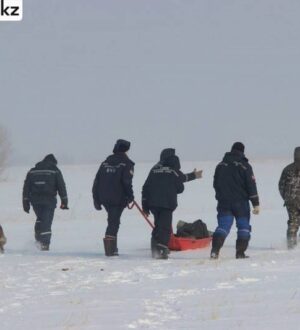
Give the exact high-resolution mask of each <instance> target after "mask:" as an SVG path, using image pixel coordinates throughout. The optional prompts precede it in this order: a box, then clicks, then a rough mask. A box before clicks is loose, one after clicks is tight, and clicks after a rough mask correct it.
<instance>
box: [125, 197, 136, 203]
mask: <svg viewBox="0 0 300 330" xmlns="http://www.w3.org/2000/svg"><path fill="white" fill-rule="evenodd" d="M133 201H134V196H130V197H127V198H126V205H129V204H131V203H132V202H133Z"/></svg>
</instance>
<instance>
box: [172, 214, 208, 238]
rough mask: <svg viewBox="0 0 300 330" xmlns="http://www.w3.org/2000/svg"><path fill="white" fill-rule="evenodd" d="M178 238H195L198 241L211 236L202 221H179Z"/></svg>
mask: <svg viewBox="0 0 300 330" xmlns="http://www.w3.org/2000/svg"><path fill="white" fill-rule="evenodd" d="M176 236H178V237H194V238H196V239H201V238H206V237H209V236H210V233H209V231H208V230H207V226H206V224H205V223H204V222H203V221H202V220H200V219H199V220H196V221H194V222H193V223H188V222H184V221H179V222H178V224H177V233H176Z"/></svg>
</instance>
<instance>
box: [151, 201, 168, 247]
mask: <svg viewBox="0 0 300 330" xmlns="http://www.w3.org/2000/svg"><path fill="white" fill-rule="evenodd" d="M151 212H152V214H153V215H154V225H155V227H154V229H153V231H152V237H153V238H154V239H155V240H156V242H157V243H160V244H163V245H166V246H168V244H169V241H170V236H171V231H172V216H173V211H172V210H169V209H164V208H151Z"/></svg>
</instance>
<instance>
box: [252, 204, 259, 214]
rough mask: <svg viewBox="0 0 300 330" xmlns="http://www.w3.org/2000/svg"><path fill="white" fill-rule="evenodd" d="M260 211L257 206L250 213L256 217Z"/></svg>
mask: <svg viewBox="0 0 300 330" xmlns="http://www.w3.org/2000/svg"><path fill="white" fill-rule="evenodd" d="M259 211H260V208H259V205H256V206H254V207H253V210H252V213H253V214H255V215H258V214H259Z"/></svg>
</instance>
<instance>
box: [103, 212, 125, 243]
mask: <svg viewBox="0 0 300 330" xmlns="http://www.w3.org/2000/svg"><path fill="white" fill-rule="evenodd" d="M104 207H105V210H106V212H107V228H106V232H105V236H114V237H117V235H118V231H119V227H120V222H121V215H122V213H123V211H124V207H122V206H111V205H104Z"/></svg>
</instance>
